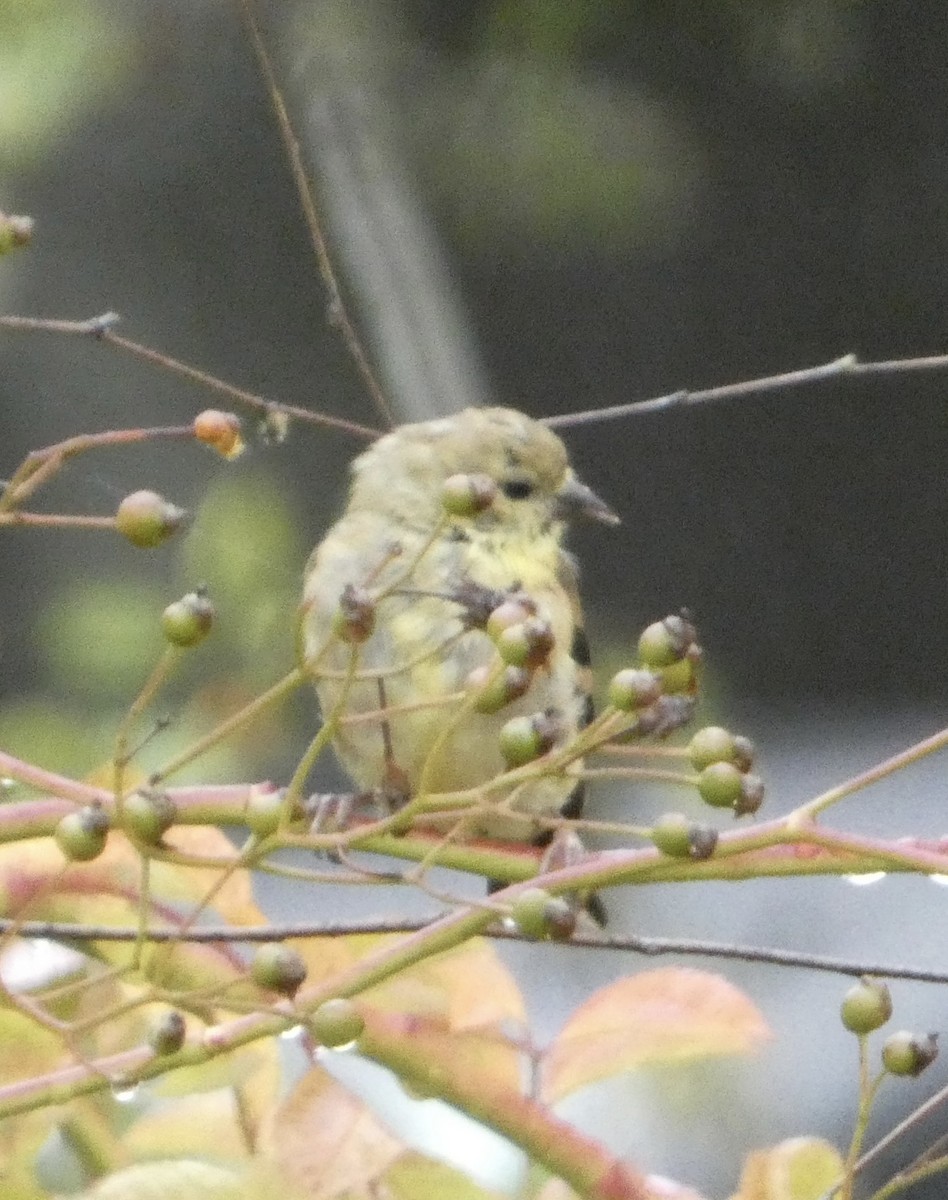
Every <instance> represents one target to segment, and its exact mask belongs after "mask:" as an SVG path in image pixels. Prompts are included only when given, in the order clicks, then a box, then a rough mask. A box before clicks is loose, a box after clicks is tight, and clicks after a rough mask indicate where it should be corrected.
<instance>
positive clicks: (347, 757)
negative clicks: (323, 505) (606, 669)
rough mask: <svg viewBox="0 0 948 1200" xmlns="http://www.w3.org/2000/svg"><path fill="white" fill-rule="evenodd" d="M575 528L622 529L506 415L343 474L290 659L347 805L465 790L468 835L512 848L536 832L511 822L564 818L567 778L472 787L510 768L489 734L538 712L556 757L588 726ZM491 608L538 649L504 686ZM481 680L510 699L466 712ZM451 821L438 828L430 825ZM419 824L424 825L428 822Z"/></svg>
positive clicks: (371, 453)
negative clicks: (580, 518)
mask: <svg viewBox="0 0 948 1200" xmlns="http://www.w3.org/2000/svg"><path fill="white" fill-rule="evenodd" d="M446 484H447V485H448V487H447V491H446V488H445V485H446ZM465 489H467V491H466V490H465ZM468 493H469V494H468ZM458 494H460V497H461V502H460V503H458V502H457V500H458ZM446 495H447V499H446ZM452 497H453V501H454V502H452ZM466 500H470V503H465V501H466ZM577 515H584V516H587V517H592V518H595V519H597V520H599V521H602V522H605V523H607V524H615V523H617V521H618V518H617V517H616V516H615V514H614V513H613V512H612V510H611V509H610V508H608V507H607V505H606V504H605V503H603V501H602V500H600V499H599V497H598V496H597V495H596V494H595V493H594V492H593V491H592V490H591V489H590V488H588V487H587V486H586V485H585V484H583V483H581V482H580V480H579V479H578V478H577V476H576V474H575V473H574V471H573V470H572V468H571V467H570V465H569V460H568V457H567V453H566V448H565V447H564V445H563V443H562V442H561V441H560V439H559V438H558V437H557V436H556V435H555V434H554V433H553V432H552V431H551V430H550V429H548V428H547V427H546V426H545V425H543V424H541V423H540V422H538V421H534V420H532V419H531V418H529V417H527V416H524V415H523V414H522V413H519V412H516V411H514V410H512V409H507V408H469V409H465V410H464V411H463V412H460V413H458V414H456V415H455V416H451V417H447V418H442V419H439V420H433V421H425V422H420V423H417V424H410V425H403V426H401V427H400V428H397V429H395V430H394V431H393V432H391V433H388V434H386V435H384V436H383V437H381V438H379V439H378V441H376V442H374V443H373V444H372V445H371V447H370V448H369V449H368V450H366V451H365V452H364V453H363V454H362V455H360V457H359V458H357V459H356V460H355V462H354V463H353V465H352V484H351V491H350V495H349V502H348V506H347V508H346V511H345V513H344V515H343V516H342V517H341V518H340V520H339V521H337V523H336V524H335V525H334V526H333V527H332V528H331V529H330V530H329V532H328V533H327V534H326V536H325V538H324V539H323V541H322V542H321V543H320V544H319V545H318V546H317V547H316V549H315V550H314V552H313V554H312V557H311V558H310V561H309V563H308V566H307V568H306V579H305V590H304V598H303V606H302V623H301V634H302V636H301V652H302V655H303V661H304V663H305V664H306V668H307V670H308V671H309V673H310V674H311V675H312V677H313V680H314V683H315V686H316V690H317V693H318V696H319V701H320V707H321V709H322V712H323V717H324V719H330V718H331V719H332V721H333V724H334V726H335V732H334V739H333V740H334V747H335V750H336V753H337V755H338V757H339V759H340V760H341V762H342V765H343V766H344V767H345V769H346V770H347V771H348V773H349V774H350V775H351V777H352V779H353V780H354V782H355V784H356V785H357V786H358V787H359V788H360V789H365V790H371V789H384V790H387V791H389V792H391V791H392V790H393V785H394V789H395V790H396V791H401V792H402V794H403V795H404V797H405V799H406V800H407V799H410V798H414V797H417V796H418V795H419V794H423V796H424V797H426V798H427V797H433V798H435V802H436V797H437V796H438V795H443V794H445V793H452V794H457V793H467V792H470V793H471V795H470V799H469V803H468V806H467V807H466V808H465V809H464V820H463V833H464V835H465V836H470V837H489V838H497V839H501V840H514V841H526V840H530V839H531V838H533V837H534V836H535V835H536V833H537V828H536V823H535V822H533V821H531V820H529V819H524V818H523V817H522V816H521V817H518V816H517V815H516V814H517V813H520V814H529V815H534V814H536V815H541V816H542V815H547V816H548V815H551V814H558V813H559V812H561V811H566V812H567V813H568V815H578V812H577V809H578V807H579V804H580V803H581V795H580V792H579V791H578V790H577V779H576V778H575V776H571V775H570V774H569V773H568V772H566V773H559V774H556V773H550V774H547V775H543V774H542V773H538V775H537V776H536V777H533V778H531V779H530V780H529V782H527V783H526V784H522V785H521V786H519V787H515V788H513V789H510V788H508V789H507V792H506V793H505V792H504V791H503V790H502V789H497V788H486V787H485V785H487V784H489V783H490V782H491V781H492V780H494V779H496V778H497V777H498V776H500V775H501V774H502V773H503V772H504V771H505V770H506V769H507V766H508V761H507V760H505V757H504V754H503V753H502V750H501V739H500V734H501V728H502V727H503V726H504V725H505V723H506V722H508V721H509V720H510V718H511V717H514V716H518V715H520V716H527V715H530V714H540V717H539V718H538V719H539V720H540V721H541V723H542V722H545V723H546V724H545V728H546V730H547V733H548V736H549V740H550V742H551V743H555V744H562V743H565V742H568V741H569V739H570V738H571V737H573V736H574V735H575V734H576V732H577V731H578V730H579V729H581V728H582V727H583V726H584V725H585V724H587V723H588V721H589V719H590V713H591V700H590V695H589V684H590V681H589V671H588V666H589V658H588V651H587V647H586V639H585V635H584V633H583V628H582V614H581V611H580V607H579V599H578V593H577V587H576V580H577V573H576V566H575V563H574V561H573V559H572V557H571V556H570V555H569V554H568V553H567V552H566V550H565V549H564V547H563V538H564V533H565V529H566V522H567V521H568V520H569V518H570V517H573V516H577ZM511 598H512V599H511ZM505 601H506V603H507V604H508V606H512V607H508V609H507V615H508V616H509V615H510V613H511V612H512V613H513V616H514V617H516V616H518V608H517V606H518V605H519V606H520V607H519V615H520V616H521V617H523V618H525V620H526V628H527V631H528V635H529V631H531V630H532V631H533V634H534V635H536V644H534V650H535V651H536V653H535V654H533V655H532V659H533V661H531V653H530V643H529V636H528V639H527V650H526V652H525V659H526V665H525V666H523V667H520V668H516V667H515V668H514V672H513V675H512V676H511V675H510V674H508V675H506V676H505V675H504V674H503V672H504V664H503V662H502V660H501V659H500V658H499V656H498V649H497V640H496V639H497V629H496V628H493V629H492V627H491V624H490V623H489V621H488V613H489V611H490V609H491V608H492V607H493V606H496V605H501V604H502V603H503V602H505ZM494 624H495V625H496V624H499V622H495V623H494ZM519 624H520V625H521V630H520V632H522V629H523V622H522V621H521V622H519ZM518 672H519V673H518ZM485 676H486V677H487V678H488V679H489V680H490V681H492V683H493V686H494V688H495V694H496V689H497V688H498V687H501V688H503V687H504V686H506V685H507V683H509V684H510V687H509V691H510V693H511V695H513V696H514V697H515V698H512V699H510V702H509V703H503V699H505V698H506V697H501V699H500V701H498V702H497V705H498V706H496V707H495V705H494V704H491V703H486V702H484V701H483V700H481V701H480V702H478V701H477V700H476V699H474V700H472V697H476V695H477V686H476V684H475V682H474V681H476V680H478V679H480V681H481V683H483V680H484V677H485ZM522 689H523V690H522ZM521 690H522V694H519V695H517V693H518V692H519V691H521ZM485 710H486V711H485ZM551 731H552V732H551ZM458 819H459V818H458V815H457V814H453V813H450V812H449V813H446V814H445V813H443V814H440V815H439V817H438V820H437V822H436V824H437V826H438V827H439V828H446V827H450V826H451V823H452V822H453V823H454V824H456V823H457V821H458ZM419 820H421V821H423V822H424V823H426V824H431V821H430V819H429V817H428V816H427V815H426V814H425V813H424V812H423V813H421V814H420V816H419Z"/></svg>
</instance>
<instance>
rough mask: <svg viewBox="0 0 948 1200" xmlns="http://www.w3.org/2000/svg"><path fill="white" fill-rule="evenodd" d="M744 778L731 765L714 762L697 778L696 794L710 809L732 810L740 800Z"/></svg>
mask: <svg viewBox="0 0 948 1200" xmlns="http://www.w3.org/2000/svg"><path fill="white" fill-rule="evenodd" d="M743 785H744V776H743V775H742V774H741V773H740V771H739V770H738V769H737V767H735V766H734V764H733V763H729V762H714V763H711V765H710V766H707V767H705V769H704V770H703V771H702V772H701V774H700V775H699V776H698V792H699V793H700V795H701V799H702V800H703V801H704V802H705V804H710V805H711V807H712V808H733V807H734V806H735V805H736V804H737V802H738V801H739V800H740V798H741V791H742V788H743Z"/></svg>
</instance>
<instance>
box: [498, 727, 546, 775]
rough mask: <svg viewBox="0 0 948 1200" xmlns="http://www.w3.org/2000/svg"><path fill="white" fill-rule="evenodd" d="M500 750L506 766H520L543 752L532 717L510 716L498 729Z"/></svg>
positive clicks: (541, 741)
mask: <svg viewBox="0 0 948 1200" xmlns="http://www.w3.org/2000/svg"><path fill="white" fill-rule="evenodd" d="M500 752H501V754H502V755H503V756H504V761H505V762H506V763H507V766H508V767H522V766H523V765H524V763H528V762H532V761H533V759H535V758H539V757H540V755H541V754H543V739H542V738H541V737H540V734H539V733H538V732H537V729H536V727H535V726H534V724H533V718H532V717H511V719H510V720H509V721H508V722H507V723H506V725H504V727H503V728H502V729H501V731H500Z"/></svg>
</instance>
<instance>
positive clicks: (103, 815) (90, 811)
mask: <svg viewBox="0 0 948 1200" xmlns="http://www.w3.org/2000/svg"><path fill="white" fill-rule="evenodd" d="M108 832H109V816H108V813H107V812H106V811H105V809H104V808H103V807H102V806H101V804H89V805H87V806H86V807H85V808H79V809H76V811H75V812H71V813H67V814H66V815H65V816H64V817H63V819H62V820H61V821H60V822H59V824H58V825H57V826H56V829H55V830H54V833H53V836H54V837H55V839H56V844H57V845H58V846H59V848H60V850H61V851H62V852H63V854H64V855H65V856H66V858H68V859H69V861H70V862H89V860H90V859H93V858H98V857H99V855H100V854H101V853H102V851H103V850H104V849H105V841H106V838H107V837H108Z"/></svg>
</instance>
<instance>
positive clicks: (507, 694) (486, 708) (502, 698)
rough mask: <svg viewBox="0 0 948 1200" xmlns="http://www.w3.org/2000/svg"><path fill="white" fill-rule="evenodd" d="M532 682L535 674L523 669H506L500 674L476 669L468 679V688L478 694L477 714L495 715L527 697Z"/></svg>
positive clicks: (475, 706) (475, 707)
mask: <svg viewBox="0 0 948 1200" xmlns="http://www.w3.org/2000/svg"><path fill="white" fill-rule="evenodd" d="M532 680H533V672H532V671H527V670H525V669H524V668H523V667H504V669H503V671H501V672H500V673H499V674H495V673H494V672H492V671H491V670H490V668H489V667H475V668H474V670H473V671H472V672H471V673H470V675H468V677H467V686H468V688H470V689H472V690H473V691H476V692H477V693H478V695H477V698H476V699H475V701H474V709H475V711H476V712H479V713H495V712H499V711H500V710H501V709H502V708H505V707H506V706H507V705H508V704H511V703H513V701H514V700H519V699H520V697H521V696H524V695H526V693H527V692H528V691H529V689H530V683H531V682H532Z"/></svg>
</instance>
